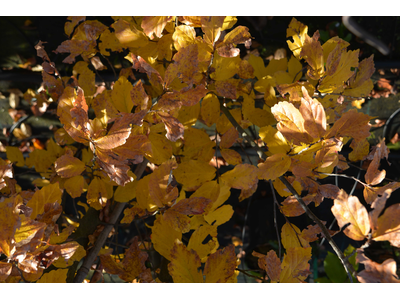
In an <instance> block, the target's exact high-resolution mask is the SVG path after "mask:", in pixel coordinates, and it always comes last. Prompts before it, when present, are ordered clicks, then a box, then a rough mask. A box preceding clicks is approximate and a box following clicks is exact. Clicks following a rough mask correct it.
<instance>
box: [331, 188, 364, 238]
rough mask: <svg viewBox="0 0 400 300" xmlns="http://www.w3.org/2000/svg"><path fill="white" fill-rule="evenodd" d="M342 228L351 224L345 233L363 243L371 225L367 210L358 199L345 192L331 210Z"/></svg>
mask: <svg viewBox="0 0 400 300" xmlns="http://www.w3.org/2000/svg"><path fill="white" fill-rule="evenodd" d="M331 210H332V213H333V215H334V216H335V218H336V219H337V221H338V225H339V227H340V228H342V227H343V226H345V225H346V224H348V223H350V225H349V226H347V227H346V228H345V229H344V230H343V232H344V234H345V235H347V236H348V237H349V238H351V239H353V240H356V241H362V240H363V239H365V238H366V236H367V234H368V233H369V231H370V228H371V227H370V223H369V218H368V212H367V209H366V208H365V207H364V206H363V205H362V204H361V203H360V201H359V200H358V198H357V197H355V196H349V195H347V193H346V192H345V191H343V190H341V192H340V193H339V195H338V198H336V199H335V200H334V204H333V206H332V208H331Z"/></svg>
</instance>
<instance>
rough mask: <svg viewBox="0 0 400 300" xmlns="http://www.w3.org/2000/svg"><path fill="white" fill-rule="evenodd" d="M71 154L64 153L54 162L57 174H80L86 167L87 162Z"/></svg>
mask: <svg viewBox="0 0 400 300" xmlns="http://www.w3.org/2000/svg"><path fill="white" fill-rule="evenodd" d="M71 154H72V153H71ZM71 154H64V155H63V156H61V157H59V158H58V159H57V160H56V161H55V163H54V168H55V170H56V172H57V174H58V175H60V176H61V177H62V178H71V177H74V176H78V175H80V174H81V173H82V172H83V171H84V170H85V169H86V165H85V163H84V162H83V161H81V160H80V159H78V158H76V157H73V156H72V155H71Z"/></svg>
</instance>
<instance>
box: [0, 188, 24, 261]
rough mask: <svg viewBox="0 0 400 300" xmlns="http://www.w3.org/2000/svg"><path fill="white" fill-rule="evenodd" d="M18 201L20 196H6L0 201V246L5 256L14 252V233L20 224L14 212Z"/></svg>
mask: <svg viewBox="0 0 400 300" xmlns="http://www.w3.org/2000/svg"><path fill="white" fill-rule="evenodd" d="M19 201H22V199H21V196H17V197H12V198H7V199H5V200H4V201H3V202H1V203H0V224H1V228H2V230H1V231H0V248H1V251H2V252H3V253H4V254H5V255H6V256H7V257H9V256H10V255H12V254H13V252H15V240H14V234H15V231H16V230H17V228H18V227H20V226H21V221H20V219H19V217H18V214H16V213H15V212H14V211H15V206H16V205H17V203H18V202H19Z"/></svg>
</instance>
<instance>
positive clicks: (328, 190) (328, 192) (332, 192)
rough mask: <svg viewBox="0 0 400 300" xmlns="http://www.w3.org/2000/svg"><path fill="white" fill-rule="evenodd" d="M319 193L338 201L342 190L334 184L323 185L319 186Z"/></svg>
mask: <svg viewBox="0 0 400 300" xmlns="http://www.w3.org/2000/svg"><path fill="white" fill-rule="evenodd" d="M318 193H320V194H321V195H322V196H323V197H325V198H330V199H336V198H338V197H339V193H340V189H339V188H338V187H337V186H336V185H333V184H323V185H319V186H318Z"/></svg>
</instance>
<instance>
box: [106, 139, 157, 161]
mask: <svg viewBox="0 0 400 300" xmlns="http://www.w3.org/2000/svg"><path fill="white" fill-rule="evenodd" d="M151 149H152V148H151V143H150V140H149V138H148V137H147V136H145V135H132V134H131V135H130V136H129V137H128V138H127V139H126V142H125V144H123V145H122V146H119V147H117V148H114V149H112V152H113V153H115V154H116V155H118V156H119V157H122V158H124V159H128V160H129V161H130V162H131V163H132V164H139V163H141V162H142V161H143V155H145V154H146V153H151Z"/></svg>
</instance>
